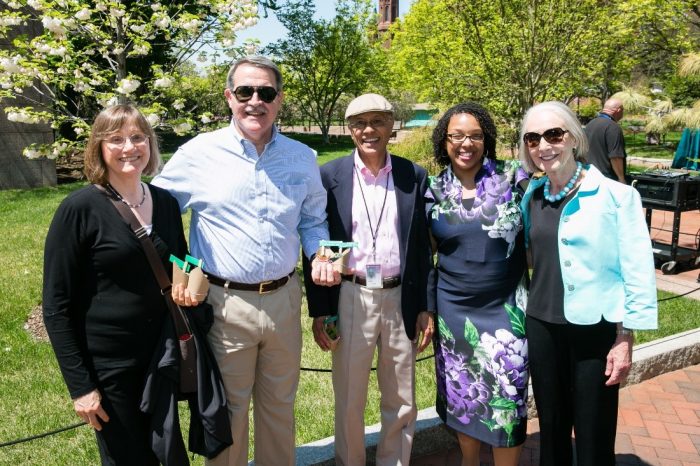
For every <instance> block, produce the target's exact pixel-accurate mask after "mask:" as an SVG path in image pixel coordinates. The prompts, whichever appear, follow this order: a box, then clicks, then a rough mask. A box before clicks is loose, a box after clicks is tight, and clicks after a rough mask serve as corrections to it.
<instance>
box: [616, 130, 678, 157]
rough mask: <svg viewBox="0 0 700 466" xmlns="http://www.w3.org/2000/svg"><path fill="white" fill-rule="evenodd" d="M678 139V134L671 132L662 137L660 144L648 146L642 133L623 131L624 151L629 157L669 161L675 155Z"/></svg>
mask: <svg viewBox="0 0 700 466" xmlns="http://www.w3.org/2000/svg"><path fill="white" fill-rule="evenodd" d="M680 139H681V133H680V132H671V133H668V134H667V135H666V136H665V137H664V139H663V141H662V143H661V144H658V145H649V144H647V143H646V136H645V134H644V132H643V131H641V132H634V133H633V132H631V131H625V150H626V151H627V155H629V156H634V157H645V158H646V157H649V158H655V159H668V160H669V161H671V160H673V156H674V155H675V153H676V147H677V146H678V141H680Z"/></svg>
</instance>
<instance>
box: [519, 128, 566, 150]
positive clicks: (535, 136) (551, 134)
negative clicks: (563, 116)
mask: <svg viewBox="0 0 700 466" xmlns="http://www.w3.org/2000/svg"><path fill="white" fill-rule="evenodd" d="M568 132H569V131H568V130H565V129H561V128H551V129H548V130H547V131H545V132H544V133H542V134H540V133H525V134H523V142H525V144H527V147H529V148H530V149H533V148H535V147H537V146H539V145H540V139H542V138H544V140H545V141H547V142H548V143H550V144H559V143H560V142H562V141H563V140H564V135H565V134H566V133H568Z"/></svg>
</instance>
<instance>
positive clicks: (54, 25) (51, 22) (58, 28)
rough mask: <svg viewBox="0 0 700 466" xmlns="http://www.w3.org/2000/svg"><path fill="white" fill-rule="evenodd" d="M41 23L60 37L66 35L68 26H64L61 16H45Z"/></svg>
mask: <svg viewBox="0 0 700 466" xmlns="http://www.w3.org/2000/svg"><path fill="white" fill-rule="evenodd" d="M41 24H43V25H44V27H45V28H46V29H48V30H49V31H51V32H53V33H54V34H56V36H58V37H64V36H65V35H66V28H65V27H63V21H62V20H61V19H59V18H51V17H49V16H44V17H43V18H42V20H41Z"/></svg>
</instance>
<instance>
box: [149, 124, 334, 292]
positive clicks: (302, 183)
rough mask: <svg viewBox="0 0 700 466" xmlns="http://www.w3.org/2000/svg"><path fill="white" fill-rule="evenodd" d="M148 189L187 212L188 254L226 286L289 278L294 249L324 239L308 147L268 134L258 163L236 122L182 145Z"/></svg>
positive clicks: (321, 203) (320, 197)
mask: <svg viewBox="0 0 700 466" xmlns="http://www.w3.org/2000/svg"><path fill="white" fill-rule="evenodd" d="M153 184H154V185H156V186H160V187H161V188H164V189H166V190H168V191H169V192H170V193H171V194H172V195H173V196H174V197H175V198H176V199H177V201H178V203H179V205H180V209H181V210H182V212H185V211H186V210H187V209H191V211H192V219H191V222H190V251H191V254H192V255H193V256H195V257H197V258H201V259H204V269H205V270H206V271H207V272H210V273H213V274H214V275H217V276H219V277H222V278H224V279H228V280H232V281H236V282H240V283H259V282H263V281H267V280H275V279H278V278H281V277H284V276H285V275H287V274H289V273H290V272H291V271H292V270H294V267H295V266H296V264H297V261H298V259H299V245H300V244H301V245H302V247H303V249H304V253H305V254H306V256H307V257H310V256H311V255H312V254H313V253H315V252H316V251H317V249H318V242H319V241H320V240H322V239H328V225H327V222H326V191H325V190H324V188H323V185H322V184H321V176H320V173H319V169H318V165H317V164H316V156H315V154H314V152H313V151H312V150H311V148H309V147H308V146H306V145H304V144H302V143H300V142H297V141H294V140H292V139H289V138H287V137H285V136H283V135H281V134H279V133H278V132H277V129H276V128H274V127H273V129H272V139H271V140H270V142H268V143H267V144H266V145H265V149H264V151H263V153H262V154H261V155H260V156H258V153H257V151H256V149H255V146H254V145H253V144H252V143H251V142H249V141H247V140H245V139H244V138H243V137H242V136H241V135H240V133H239V132H238V130H237V129H236V126H235V122H232V124H231V125H230V126H228V127H226V128H222V129H219V130H216V131H212V132H210V133H204V134H200V135H199V136H196V137H195V138H193V139H191V140H190V141H188V142H187V143H185V144H184V145H183V146H182V147H180V148H179V149H178V151H177V152H176V153H175V155H173V157H172V158H171V159H170V161H169V162H168V163H167V164H166V165H165V168H164V169H163V171H162V173H161V174H160V175H158V176H157V177H156V178H155V179H154V180H153Z"/></svg>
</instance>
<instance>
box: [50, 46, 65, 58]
mask: <svg viewBox="0 0 700 466" xmlns="http://www.w3.org/2000/svg"><path fill="white" fill-rule="evenodd" d="M66 52H68V50H67V49H66V48H65V47H64V46H63V45H62V46H60V47H49V51H48V54H49V55H54V56H57V57H63V56H65V55H66Z"/></svg>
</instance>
